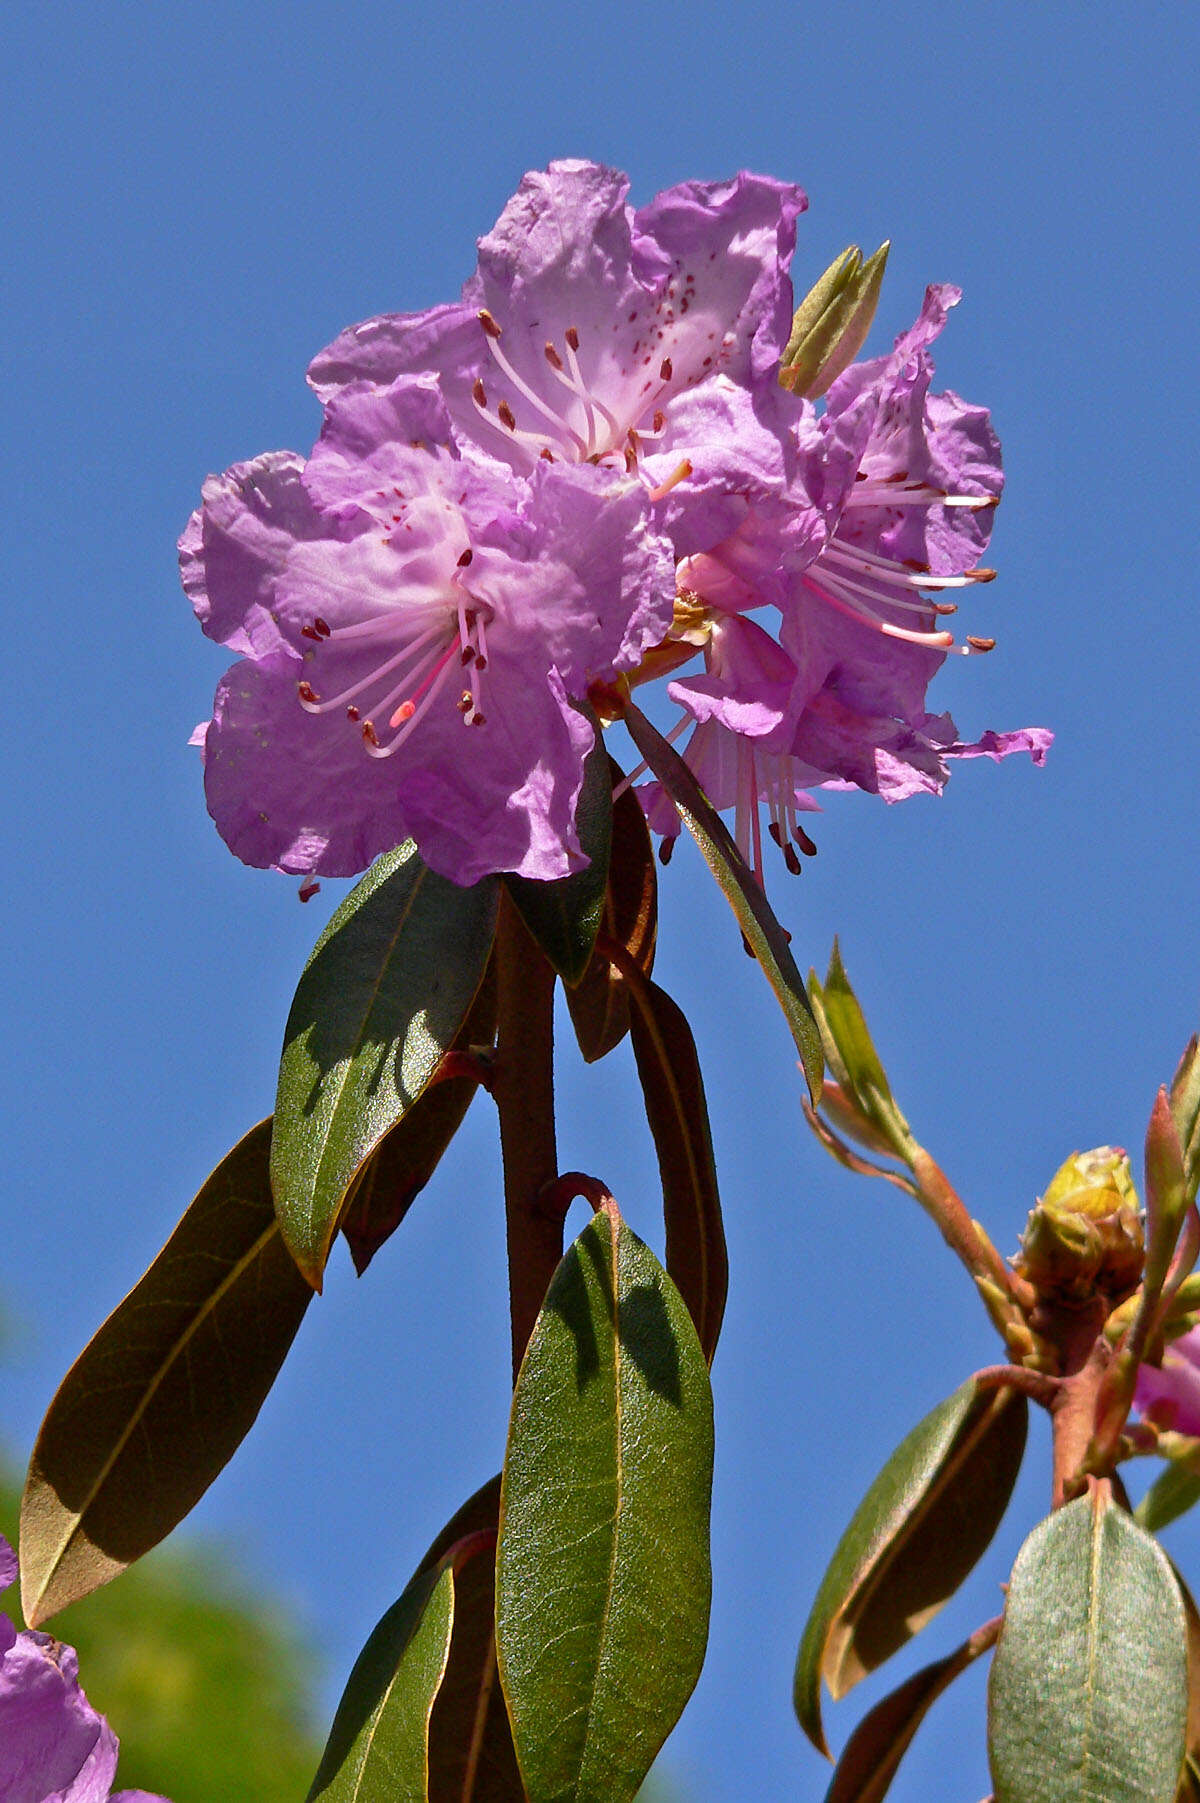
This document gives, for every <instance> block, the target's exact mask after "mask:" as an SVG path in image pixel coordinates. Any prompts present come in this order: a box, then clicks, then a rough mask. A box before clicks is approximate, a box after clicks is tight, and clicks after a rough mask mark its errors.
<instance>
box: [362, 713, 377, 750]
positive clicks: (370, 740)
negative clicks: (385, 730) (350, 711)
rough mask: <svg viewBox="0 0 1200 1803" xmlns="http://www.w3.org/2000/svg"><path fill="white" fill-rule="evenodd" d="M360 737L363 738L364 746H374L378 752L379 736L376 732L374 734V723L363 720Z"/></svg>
mask: <svg viewBox="0 0 1200 1803" xmlns="http://www.w3.org/2000/svg"><path fill="white" fill-rule="evenodd" d="M362 736H363V741H364V743H365V744H367V745H374V746H375V748H376V750H378V748H379V734H378V733H377V732H376V731H375V725H374V722H373V721H371V720H364V721H363V723H362Z"/></svg>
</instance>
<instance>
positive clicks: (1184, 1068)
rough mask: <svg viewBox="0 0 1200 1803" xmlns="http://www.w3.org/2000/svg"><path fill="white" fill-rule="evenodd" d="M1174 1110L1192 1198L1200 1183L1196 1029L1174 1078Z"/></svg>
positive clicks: (1199, 1070)
mask: <svg viewBox="0 0 1200 1803" xmlns="http://www.w3.org/2000/svg"><path fill="white" fill-rule="evenodd" d="M1171 1113H1172V1115H1173V1116H1174V1120H1175V1126H1176V1128H1177V1129H1178V1132H1179V1140H1180V1144H1181V1145H1182V1147H1183V1161H1184V1167H1185V1170H1186V1172H1187V1196H1188V1201H1189V1202H1194V1201H1195V1199H1196V1190H1197V1187H1198V1186H1200V1042H1198V1041H1197V1038H1196V1035H1195V1034H1194V1033H1193V1034H1192V1037H1191V1039H1190V1040H1189V1041H1188V1043H1187V1046H1186V1047H1185V1048H1184V1053H1183V1057H1182V1058H1181V1059H1180V1060H1179V1068H1178V1070H1177V1071H1176V1072H1175V1075H1174V1077H1172V1079H1171Z"/></svg>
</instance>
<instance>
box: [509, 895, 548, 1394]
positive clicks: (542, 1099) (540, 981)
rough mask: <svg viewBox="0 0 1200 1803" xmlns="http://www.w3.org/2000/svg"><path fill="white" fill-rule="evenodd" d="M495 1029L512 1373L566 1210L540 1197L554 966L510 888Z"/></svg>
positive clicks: (543, 1174)
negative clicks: (547, 1204)
mask: <svg viewBox="0 0 1200 1803" xmlns="http://www.w3.org/2000/svg"><path fill="white" fill-rule="evenodd" d="M496 978H497V1006H498V1016H499V1019H498V1030H497V1041H496V1062H495V1072H494V1077H493V1087H492V1094H493V1096H494V1098H495V1101H496V1106H497V1109H498V1111H499V1115H500V1150H501V1156H502V1159H503V1164H504V1212H505V1219H506V1223H507V1234H508V1290H509V1308H510V1312H511V1316H512V1357H513V1377H514V1380H515V1378H516V1374H517V1369H518V1367H519V1365H520V1363H521V1359H522V1356H523V1355H524V1352H525V1347H526V1346H527V1344H528V1343H529V1336H530V1334H531V1333H532V1332H533V1325H534V1322H535V1321H536V1320H537V1317H538V1312H539V1310H540V1309H541V1306H542V1303H543V1301H544V1300H545V1296H546V1291H547V1289H548V1288H549V1286H550V1279H551V1278H552V1277H553V1275H554V1272H555V1270H556V1269H557V1266H558V1262H559V1260H560V1259H561V1257H562V1250H563V1221H562V1215H561V1213H559V1212H557V1211H555V1210H554V1209H552V1208H551V1209H548V1208H546V1207H545V1206H543V1205H542V1203H541V1201H540V1198H541V1193H542V1190H543V1189H544V1187H545V1186H546V1185H547V1184H549V1183H552V1182H553V1180H554V1179H555V1178H556V1177H557V1176H558V1151H557V1147H556V1144H555V1137H554V972H553V970H552V969H551V967H550V965H549V964H548V962H547V961H546V959H545V958H544V957H543V956H542V953H541V952H540V951H539V949H538V947H537V946H536V945H535V944H534V942H533V940H532V938H531V937H530V935H529V933H528V932H527V931H526V929H525V926H524V923H523V922H522V920H521V917H520V915H519V914H518V913H517V910H516V908H515V907H514V906H513V904H512V902H511V901H510V899H509V897H508V894H507V893H505V894H504V895H502V897H501V901H500V919H499V923H498V925H497V929H496Z"/></svg>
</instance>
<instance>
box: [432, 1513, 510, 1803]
mask: <svg viewBox="0 0 1200 1803" xmlns="http://www.w3.org/2000/svg"><path fill="white" fill-rule="evenodd" d="M498 1506H499V1481H498V1480H497V1483H496V1486H495V1489H494V1491H493V1497H492V1530H493V1532H492V1537H491V1539H490V1541H488V1540H487V1539H485V1538H484V1537H483V1536H481V1537H480V1538H479V1540H478V1542H477V1543H476V1544H475V1545H474V1546H473V1548H472V1549H471V1550H470V1551H469V1553H467V1554H465V1555H464V1556H463V1557H462V1558H461V1559H460V1560H456V1562H455V1569H454V1634H453V1638H452V1639H451V1642H450V1658H449V1661H448V1663H447V1666H446V1674H445V1677H444V1678H443V1679H442V1685H441V1689H440V1690H439V1691H438V1694H437V1701H436V1702H435V1703H434V1706H433V1716H432V1718H431V1720H430V1724H429V1803H525V1787H524V1785H523V1784H522V1783H521V1774H520V1772H519V1771H518V1769H517V1755H516V1752H515V1750H514V1748H513V1741H512V1730H511V1728H510V1727H509V1723H508V1710H507V1708H506V1707H505V1703H504V1692H503V1691H502V1690H501V1688H500V1677H499V1673H498V1671H497V1667H496V1607H495V1603H496V1582H495V1580H496V1542H495V1537H494V1533H495V1526H496V1518H497V1512H498Z"/></svg>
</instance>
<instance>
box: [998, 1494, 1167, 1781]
mask: <svg viewBox="0 0 1200 1803" xmlns="http://www.w3.org/2000/svg"><path fill="white" fill-rule="evenodd" d="M988 1700H989V1716H990V1734H989V1749H988V1750H989V1755H990V1759H991V1767H992V1779H993V1782H994V1784H995V1787H996V1803H1080V1799H1082V1798H1086V1799H1087V1800H1088V1803H1174V1798H1175V1793H1176V1787H1177V1785H1178V1783H1179V1778H1180V1771H1181V1768H1182V1765H1183V1757H1184V1725H1185V1721H1186V1717H1187V1628H1186V1622H1185V1617H1184V1606H1183V1599H1182V1597H1181V1596H1180V1593H1179V1588H1178V1586H1177V1584H1176V1582H1175V1578H1174V1576H1173V1574H1172V1571H1171V1567H1170V1565H1169V1563H1168V1562H1167V1558H1166V1555H1165V1554H1164V1553H1163V1551H1162V1549H1161V1548H1160V1547H1159V1546H1158V1545H1157V1544H1156V1542H1155V1541H1153V1540H1152V1539H1151V1538H1150V1536H1149V1535H1148V1534H1146V1533H1144V1532H1143V1530H1142V1529H1141V1528H1140V1527H1138V1525H1137V1523H1136V1522H1135V1521H1134V1520H1133V1519H1132V1518H1131V1517H1130V1516H1129V1515H1127V1514H1126V1513H1125V1511H1124V1510H1123V1509H1121V1508H1119V1507H1118V1506H1117V1505H1116V1504H1115V1503H1114V1502H1113V1501H1112V1499H1111V1497H1110V1496H1109V1494H1108V1492H1107V1489H1106V1488H1105V1487H1104V1486H1097V1487H1096V1488H1095V1489H1094V1490H1093V1492H1092V1493H1091V1494H1090V1495H1088V1496H1081V1497H1080V1498H1079V1499H1078V1500H1077V1501H1075V1502H1072V1503H1068V1504H1067V1506H1066V1507H1065V1508H1063V1509H1059V1510H1058V1512H1057V1513H1056V1514H1054V1515H1051V1516H1050V1518H1049V1519H1048V1520H1047V1521H1043V1522H1042V1523H1041V1525H1040V1526H1039V1527H1036V1528H1035V1529H1034V1531H1033V1533H1032V1534H1031V1535H1030V1536H1029V1539H1028V1540H1027V1541H1026V1542H1025V1545H1024V1546H1023V1547H1022V1548H1021V1551H1020V1553H1019V1555H1018V1557H1017V1563H1016V1565H1015V1566H1014V1567H1013V1574H1012V1579H1011V1581H1010V1584H1009V1589H1008V1600H1007V1604H1006V1607H1005V1611H1004V1627H1003V1629H1002V1631H1001V1635H1000V1644H999V1646H998V1647H997V1649H996V1657H995V1660H994V1662H993V1664H992V1673H991V1682H990V1684H989V1687H988Z"/></svg>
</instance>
